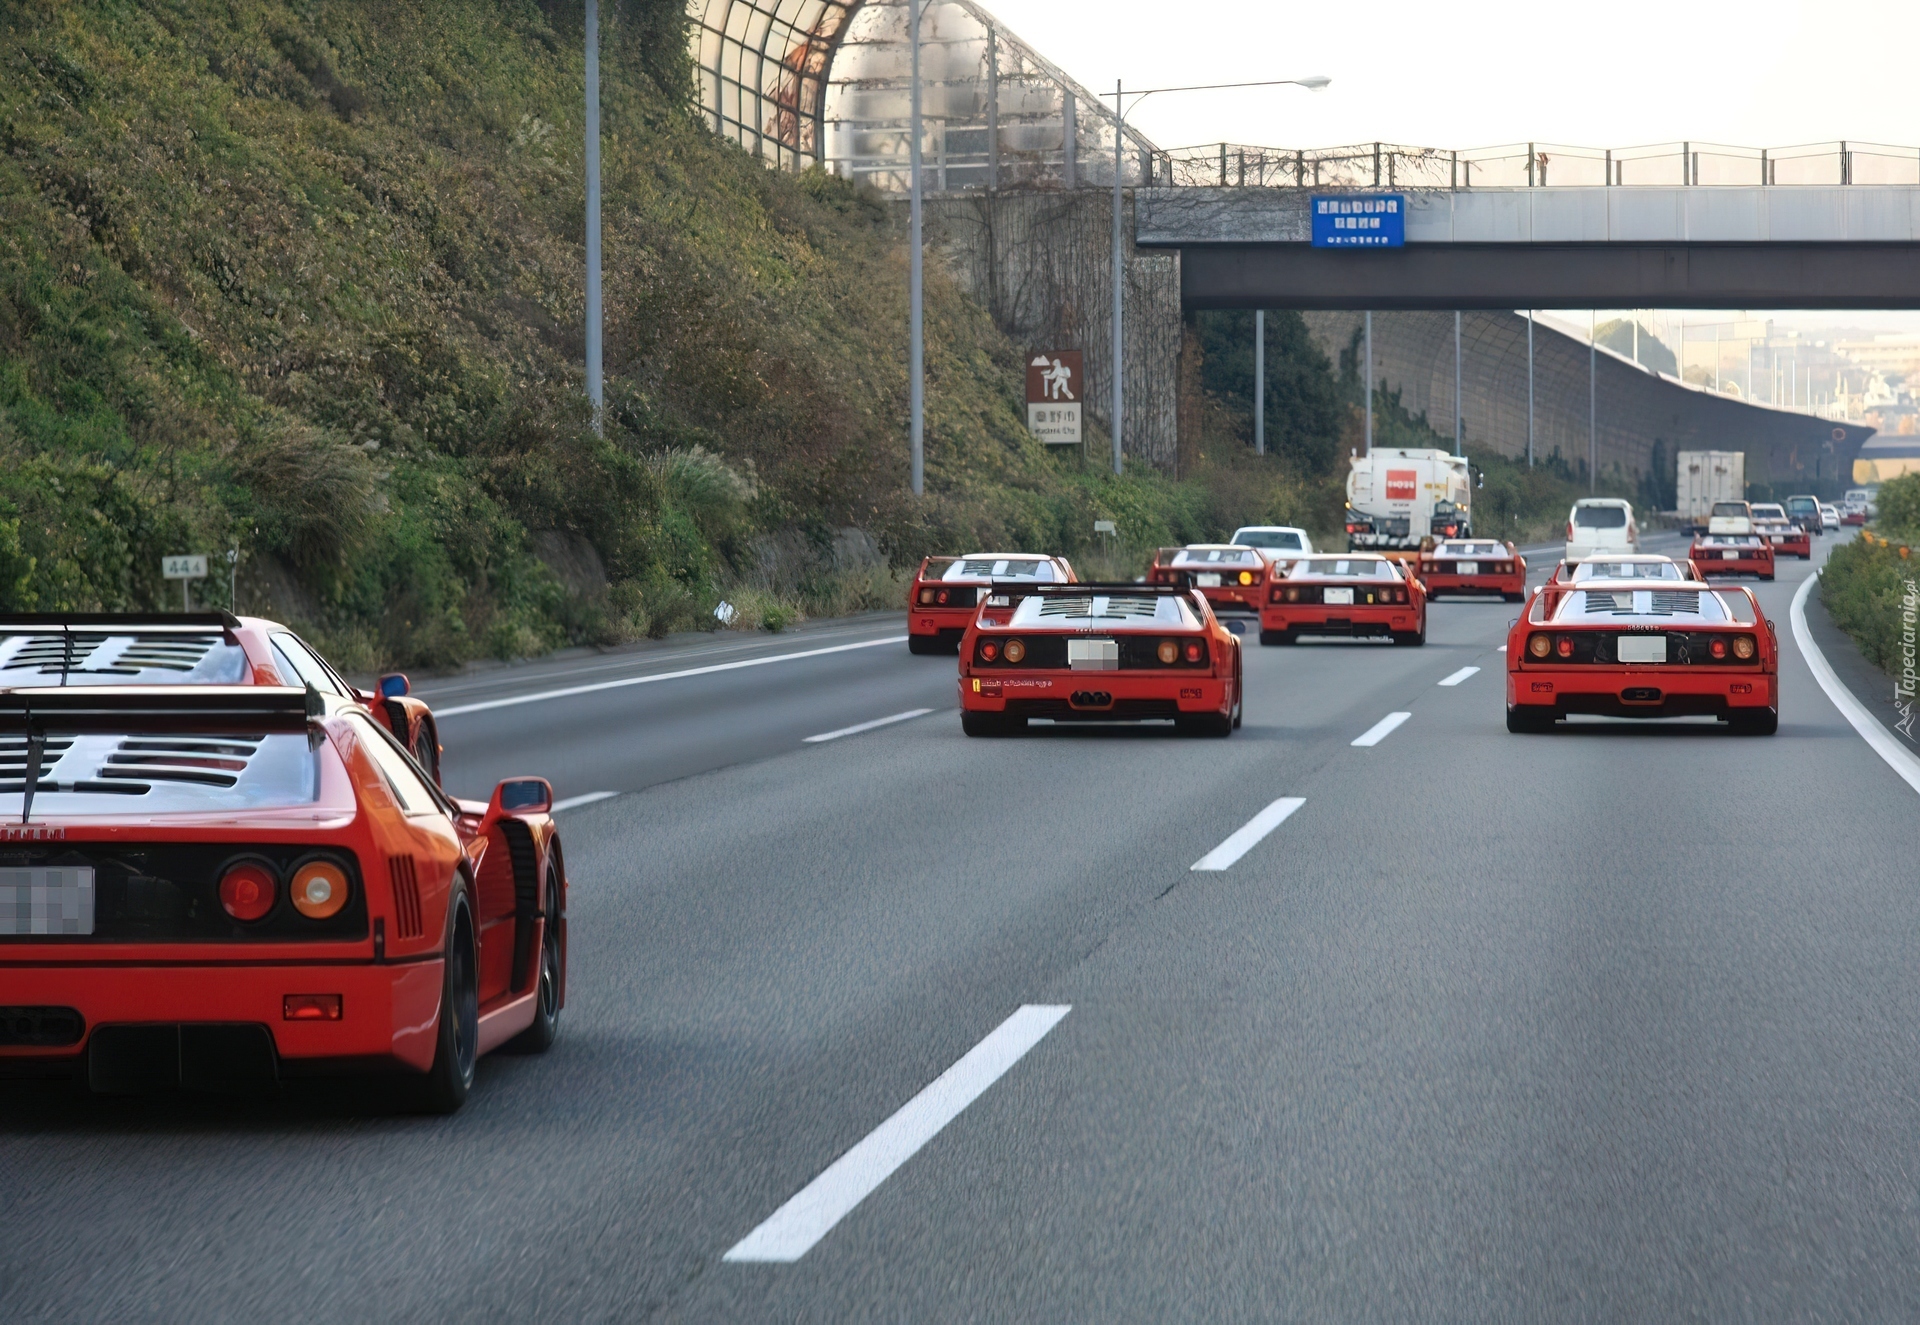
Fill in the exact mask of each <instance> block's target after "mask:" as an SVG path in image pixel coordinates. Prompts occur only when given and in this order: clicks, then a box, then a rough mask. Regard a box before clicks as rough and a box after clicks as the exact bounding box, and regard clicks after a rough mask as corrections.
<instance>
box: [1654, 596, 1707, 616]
mask: <svg viewBox="0 0 1920 1325" xmlns="http://www.w3.org/2000/svg"><path fill="white" fill-rule="evenodd" d="M1650 610H1651V611H1653V612H1655V613H1658V614H1659V615H1661V616H1672V615H1673V614H1674V613H1675V612H1686V613H1688V614H1689V615H1691V614H1693V613H1697V612H1698V611H1699V610H1700V594H1699V591H1698V590H1693V591H1688V590H1685V589H1655V590H1654V591H1653V604H1652V607H1651V609H1650Z"/></svg>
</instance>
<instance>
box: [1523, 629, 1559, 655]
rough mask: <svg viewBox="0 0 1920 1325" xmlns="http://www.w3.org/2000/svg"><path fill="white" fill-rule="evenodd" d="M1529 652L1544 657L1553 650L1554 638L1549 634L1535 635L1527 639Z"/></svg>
mask: <svg viewBox="0 0 1920 1325" xmlns="http://www.w3.org/2000/svg"><path fill="white" fill-rule="evenodd" d="M1527 652H1528V653H1530V654H1532V655H1533V656H1534V657H1536V658H1544V657H1546V656H1547V655H1548V654H1549V653H1552V652H1553V638H1552V636H1549V635H1533V636H1530V637H1529V638H1528V640H1527Z"/></svg>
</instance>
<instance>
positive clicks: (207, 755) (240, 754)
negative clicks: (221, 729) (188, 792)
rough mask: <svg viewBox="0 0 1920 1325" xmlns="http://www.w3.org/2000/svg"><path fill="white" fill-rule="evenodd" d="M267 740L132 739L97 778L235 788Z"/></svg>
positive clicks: (118, 750) (259, 738)
mask: <svg viewBox="0 0 1920 1325" xmlns="http://www.w3.org/2000/svg"><path fill="white" fill-rule="evenodd" d="M264 739H265V738H264V737H263V736H262V737H235V738H230V739H227V740H208V739H205V738H193V737H188V738H184V739H180V740H169V739H167V738H165V737H130V738H128V739H127V740H124V741H122V742H120V745H119V747H118V748H117V749H115V750H114V752H113V753H112V754H110V755H108V756H107V762H106V766H105V767H103V768H101V769H100V771H99V773H98V774H97V775H96V776H97V777H98V778H100V779H101V780H102V781H105V782H122V783H134V782H146V783H153V782H193V783H198V784H200V785H202V786H208V787H231V786H233V785H234V784H235V783H237V782H239V781H240V775H241V774H242V773H244V772H246V770H247V761H248V760H249V759H251V758H253V755H254V751H255V750H257V749H258V748H259V745H260V742H261V741H262V740H264ZM143 790H144V788H143Z"/></svg>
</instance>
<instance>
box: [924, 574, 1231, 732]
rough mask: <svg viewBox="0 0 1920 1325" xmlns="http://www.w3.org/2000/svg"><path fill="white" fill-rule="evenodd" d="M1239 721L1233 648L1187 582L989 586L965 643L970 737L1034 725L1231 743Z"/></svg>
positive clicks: (963, 674) (964, 703)
mask: <svg viewBox="0 0 1920 1325" xmlns="http://www.w3.org/2000/svg"><path fill="white" fill-rule="evenodd" d="M1240 713H1241V691H1240V641H1239V639H1238V638H1237V637H1235V636H1234V635H1233V633H1232V632H1230V631H1228V630H1227V629H1226V628H1225V627H1224V626H1222V625H1221V624H1220V620H1219V618H1218V617H1216V616H1214V614H1213V608H1212V607H1210V606H1209V605H1208V603H1207V600H1206V599H1205V598H1204V597H1202V596H1201V594H1200V593H1199V592H1198V591H1197V590H1193V589H1188V588H1186V587H1185V586H1183V585H1170V584H1130V583H1127V584H996V585H994V586H992V590H991V592H990V593H989V595H988V597H987V599H986V601H985V603H983V604H982V605H981V608H980V614H979V616H978V618H976V620H975V621H974V624H973V625H972V626H971V627H970V628H969V629H968V631H967V634H966V638H965V640H963V641H962V643H961V646H960V726H961V729H962V730H963V731H965V732H966V734H967V735H969V736H998V735H1003V734H1006V733H1009V732H1015V731H1022V730H1024V729H1025V728H1026V725H1027V720H1028V719H1029V718H1049V719H1051V720H1053V721H1054V722H1128V721H1141V720H1147V719H1156V718H1157V719H1171V720H1172V721H1173V723H1174V726H1175V727H1177V728H1178V729H1179V730H1181V731H1183V732H1189V733H1192V734H1196V735H1204V736H1226V735H1229V734H1231V732H1232V731H1233V729H1234V728H1235V727H1238V726H1239V725H1240Z"/></svg>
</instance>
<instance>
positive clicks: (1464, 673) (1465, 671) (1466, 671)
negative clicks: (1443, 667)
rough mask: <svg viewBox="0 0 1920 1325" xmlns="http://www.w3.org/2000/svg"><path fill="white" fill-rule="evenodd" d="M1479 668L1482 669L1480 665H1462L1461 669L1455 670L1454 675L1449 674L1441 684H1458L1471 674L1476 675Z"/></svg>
mask: <svg viewBox="0 0 1920 1325" xmlns="http://www.w3.org/2000/svg"><path fill="white" fill-rule="evenodd" d="M1479 670H1480V669H1479V668H1478V667H1462V668H1461V669H1460V670H1459V671H1457V672H1455V673H1454V674H1453V675H1452V676H1449V677H1447V678H1446V679H1445V680H1443V681H1442V682H1440V684H1441V685H1443V686H1457V685H1459V684H1460V683H1461V682H1462V681H1464V680H1466V679H1467V678H1468V677H1469V676H1472V675H1474V674H1475V673H1476V672H1478V671H1479Z"/></svg>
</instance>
